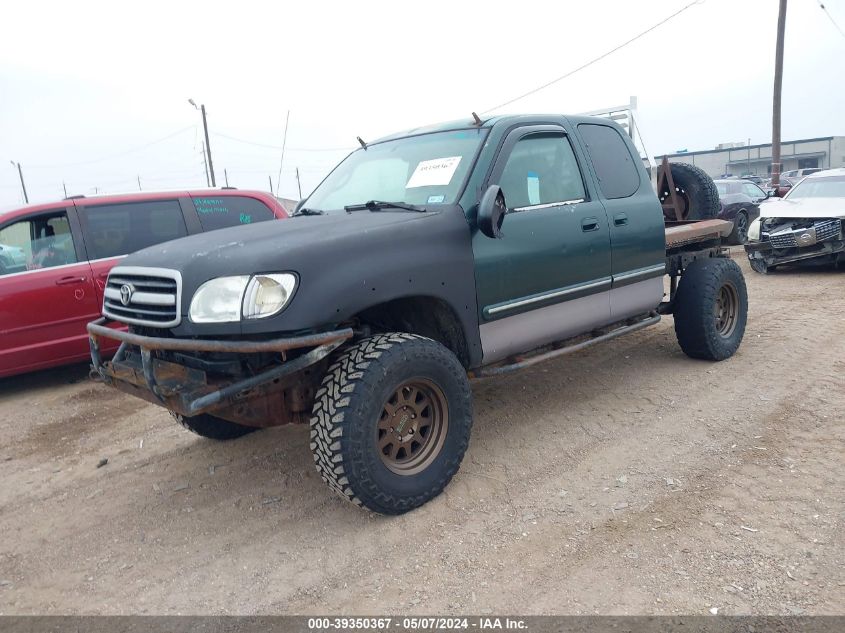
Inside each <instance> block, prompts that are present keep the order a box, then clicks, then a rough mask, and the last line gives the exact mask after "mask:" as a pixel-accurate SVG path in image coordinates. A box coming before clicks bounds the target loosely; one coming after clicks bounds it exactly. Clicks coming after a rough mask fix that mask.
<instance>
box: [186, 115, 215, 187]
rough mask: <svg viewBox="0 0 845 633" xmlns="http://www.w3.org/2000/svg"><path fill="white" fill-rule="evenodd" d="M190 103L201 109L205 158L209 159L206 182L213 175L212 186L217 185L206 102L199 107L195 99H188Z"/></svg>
mask: <svg viewBox="0 0 845 633" xmlns="http://www.w3.org/2000/svg"><path fill="white" fill-rule="evenodd" d="M188 103H190V104H191V105H192V106H194V108H195V109H197V110H199V111H200V113H201V114H202V129H203V132H204V133H205V150H204V152H205V158H206V161H208V171H207V173H206V182H207V181H208V177H209V175H210V176H211V185H209V186H211V187H216V186H217V181H216V179H215V178H214V163H213V162H212V161H211V143H209V142H208V120H207V119H206V116H205V104H204V103H203V104H200V106H199V108H197V104H196V103H194V100H193V99H188Z"/></svg>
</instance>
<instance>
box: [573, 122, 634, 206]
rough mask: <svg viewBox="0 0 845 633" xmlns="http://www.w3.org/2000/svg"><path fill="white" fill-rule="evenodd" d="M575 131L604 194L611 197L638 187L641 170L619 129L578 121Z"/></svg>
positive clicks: (624, 195) (627, 193)
mask: <svg viewBox="0 0 845 633" xmlns="http://www.w3.org/2000/svg"><path fill="white" fill-rule="evenodd" d="M578 131H579V132H580V133H581V138H583V139H584V143H585V144H586V146H587V153H588V154H589V156H590V161H591V162H592V163H593V167H594V168H595V170H596V176H597V177H598V180H599V188H600V189H601V192H602V194H604V197H605V198H607V199H608V200H613V199H616V198H627V197H629V196H632V195H634V194H635V193H636V192H637V189H639V188H640V172H639V170H638V169H637V166H636V164H635V163H634V157H633V156H632V155H631V151H630V149H629V148H628V144H627V143H626V142H625V140H624V139H623V138H622V135H621V134H619V131H618V130H616V129H615V128H612V127H610V126H608V125H600V124H594V123H582V124H580V125H579V126H578Z"/></svg>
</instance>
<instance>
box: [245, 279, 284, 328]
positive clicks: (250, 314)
mask: <svg viewBox="0 0 845 633" xmlns="http://www.w3.org/2000/svg"><path fill="white" fill-rule="evenodd" d="M294 286H296V277H294V276H293V275H291V274H290V273H281V274H278V275H255V277H253V278H252V279H250V280H249V284H247V287H246V294H244V307H243V315H244V318H246V319H261V318H264V317H268V316H272V315H274V314H276V313H277V312H278V311H279V310H281V309H282V308H284V307H285V304H287V302H288V300H289V299H290V297H291V295H292V294H293V289H294Z"/></svg>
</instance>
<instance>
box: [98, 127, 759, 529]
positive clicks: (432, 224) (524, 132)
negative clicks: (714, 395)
mask: <svg viewBox="0 0 845 633" xmlns="http://www.w3.org/2000/svg"><path fill="white" fill-rule="evenodd" d="M361 145H362V147H361V148H360V149H358V150H356V151H355V152H353V153H351V154H350V155H349V156H348V157H347V158H346V159H345V160H344V161H342V162H341V163H340V164H339V165H338V166H337V167H336V168H335V169H334V170H333V171H332V172H331V173H330V174H329V175H328V176H327V177H326V179H325V180H324V181H323V182H322V183H321V184H320V185H319V186H318V187H317V188H316V190H315V191H314V192H313V193H312V194H311V195H310V196H309V197H308V198H307V199H306V200H304V201H302V202H301V203H300V205H299V207H298V209H297V211H296V213H295V214H294V216H293V217H292V218H290V219H288V220H285V221H283V222H274V223H265V224H261V225H254V226H243V227H237V228H235V229H230V230H225V231H213V232H210V233H204V234H200V235H195V236H191V237H187V238H184V239H181V240H177V241H173V242H168V243H165V244H161V245H158V246H153V247H151V248H148V249H145V250H143V251H139V252H137V253H135V254H133V255H130V256H129V257H127V258H126V259H125V260H123V261H122V262H121V264H120V265H119V266H116V267H115V268H114V269H113V270H112V271H111V274H110V276H109V279H108V282H107V287H106V291H105V296H106V300H105V303H104V308H103V318H102V319H99V320H98V321H96V322H94V323H91V324H89V326H88V331H89V335H90V341H91V356H92V361H93V366H94V369H93V374H94V375H95V376H96V377H97V378H99V379H102V380H104V381H105V382H106V383H108V384H110V385H113V386H114V387H116V388H118V389H121V390H123V391H125V392H128V393H130V394H134V395H136V396H138V397H141V398H144V399H146V400H148V401H150V402H153V403H156V404H159V405H161V406H164V407H166V408H167V409H168V410H169V411H170V412H171V413H172V414H173V416H174V417H175V418H176V420H178V421H179V422H180V423H181V424H182V425H183V426H185V427H187V428H188V429H190V430H191V431H193V432H195V433H198V434H199V435H202V436H204V437H208V438H213V439H217V440H226V439H233V438H237V437H240V436H242V435H244V434H246V433H249V432H251V431H255V430H256V429H259V428H262V427H267V426H273V425H278V424H285V423H291V422H307V423H309V424H310V428H311V434H310V437H311V442H310V444H311V450H312V452H313V455H314V460H315V463H316V466H317V469H318V471H319V472H320V474H321V476H322V478H323V479H324V480H325V482H326V483H327V484H328V485H329V486H330V487H331V488H333V489H334V490H336V491H337V492H338V493H340V495H342V496H343V497H344V498H346V499H348V500H349V501H352V502H354V503H356V504H358V505H362V506H364V507H366V508H369V509H370V510H373V511H375V512H381V513H385V514H399V513H403V512H406V511H408V510H411V509H413V508H416V507H418V506H420V505H422V504H423V503H425V502H427V501H428V500H430V499H432V498H433V497H435V496H437V495H438V494H439V493H440V492H441V491H442V490H443V489H444V487H445V486H446V485H447V484H448V483H449V481H450V479H451V478H452V476H453V475H454V474H455V473H456V472H457V470H458V468H459V466H460V463H461V460H462V458H463V455H464V452H465V451H466V449H467V446H468V443H469V437H470V429H471V426H472V419H473V414H472V392H471V389H470V379H472V378H483V377H485V376H492V375H496V374H500V373H503V372H507V371H512V370H515V369H519V368H521V367H525V366H526V365H530V364H532V363H536V362H539V361H542V360H544V359H547V358H550V357H554V356H558V355H561V354H565V353H568V352H572V351H574V350H579V349H582V348H583V347H585V346H587V345H591V344H594V343H596V342H600V341H604V340H608V339H611V338H614V337H616V336H619V335H621V334H624V333H628V332H633V331H636V330H638V329H641V328H643V327H647V326H649V325H652V324H655V323H657V322H658V321H659V320H660V318H661V315H665V314H672V315H673V316H674V322H675V332H676V334H677V338H678V342H679V344H680V347H681V349H683V351H684V352H686V354H687V355H689V356H691V357H693V358H700V359H706V360H722V359H725V358H728V357H729V356H731V355H732V354H733V353H734V352H735V351H736V350H737V348H738V347H739V345H740V342H741V341H742V337H743V333H744V330H745V321H746V312H747V294H746V289H745V282H744V279H743V276H742V273H741V271H740V269H739V267H738V266H737V265H736V264H735V263H734V262H733V261H732V260H731V259H729V258H727V257H726V251H725V249H724V248H723V246H722V239H723V238H724V237H726V236H727V235H728V234H729V233H730V231H731V229H732V226H731V224H730V223H729V222H722V221H719V220H703V221H700V222H683V221H679V222H676V223H674V224H673V223H668V224H667V223H666V222H665V220H664V210H663V208H662V206H665V204H664V205H661V201H660V199H659V198H658V196H657V195H656V194H655V191H654V189H653V188H652V186H651V182H650V180H649V176H648V174H647V172H646V170H645V168H644V166H643V164H642V162H641V160H640V159H639V156H638V153H637V151H636V149H635V148H634V146H633V144H632V143H631V140H630V139H629V138H628V137H627V136H626V135H625V134H624V133H623V131H622V129H621V128H620V127H619V126H617V125H616V124H615V123H613V122H611V121H609V120H606V119H602V118H594V117H574V116H561V115H551V116H502V117H496V118H492V119H489V120H486V121H482V120H481V119H480V118H478V117H477V116H475V115H473V118H472V119H468V120H461V121H456V122H451V123H446V124H442V125H436V126H431V127H425V128H418V129H414V130H410V131H408V132H405V133H402V134H397V135H394V136H390V137H387V138H384V139H381V140H379V141H376V142H372V143H365V142H364V141H361ZM687 171H689V170H687ZM673 186H674V187H675V192H674V193H672V196H671V197H672V199H673V200H675V201H676V205H679V204H680V203H678V202H677V200H679V199H683V202H684V205H685V209H687V211H689V208H688V207H689V204H688V203H689V201H690V200H694V199H695V198H696V196H697V197H698V198H701V195H699V194H700V193H701V192H700V191H699V192H698V193H696V186H698V188H699V189H700V188H701V187H705V188H706V189H707V192H709V191H710V189H709V188H708V187H712V186H713V185H712V181H708V182H706V183H704V184H703V185H702V184H701V182H699V184H698V185H696V184H695V183H691V184H689V183H688V184H687V185H686V186H680V185H677V183H676V184H675V185H673ZM663 193H664V194H665V193H666V192H663ZM662 198H663V199H664V200H665V199H666V198H667V196H666V195H663V196H662ZM714 199H715V197H714ZM685 213H686V215H685V216H684V217H701V210H698V214H697V215H696V214H695V213H687V212H685ZM704 215H705V216H706V215H707V214H704ZM679 217H680V216H679ZM271 224H272V225H271ZM667 276H668V279H667ZM121 325H124V326H128V331H126V329H127V328H121V327H120V326H121ZM103 337H106V338H112V339H117V340H119V341H121V345H120V347H119V349H118V351H117V353H116V354H115V356H114V357H113V358H112V359H111V360H110V361H108V360H106V359H105V358H104V357H103V356H102V355H101V353H100V340H101V339H102V338H103Z"/></svg>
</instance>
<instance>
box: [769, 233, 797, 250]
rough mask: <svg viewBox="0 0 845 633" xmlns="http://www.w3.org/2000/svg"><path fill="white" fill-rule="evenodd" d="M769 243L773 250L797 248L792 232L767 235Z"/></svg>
mask: <svg viewBox="0 0 845 633" xmlns="http://www.w3.org/2000/svg"><path fill="white" fill-rule="evenodd" d="M769 241H770V242H771V243H772V246H774V247H775V248H795V247H796V246H798V240H796V239H795V233H793V232H792V231H785V232H783V233H772V234H771V235H769Z"/></svg>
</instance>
